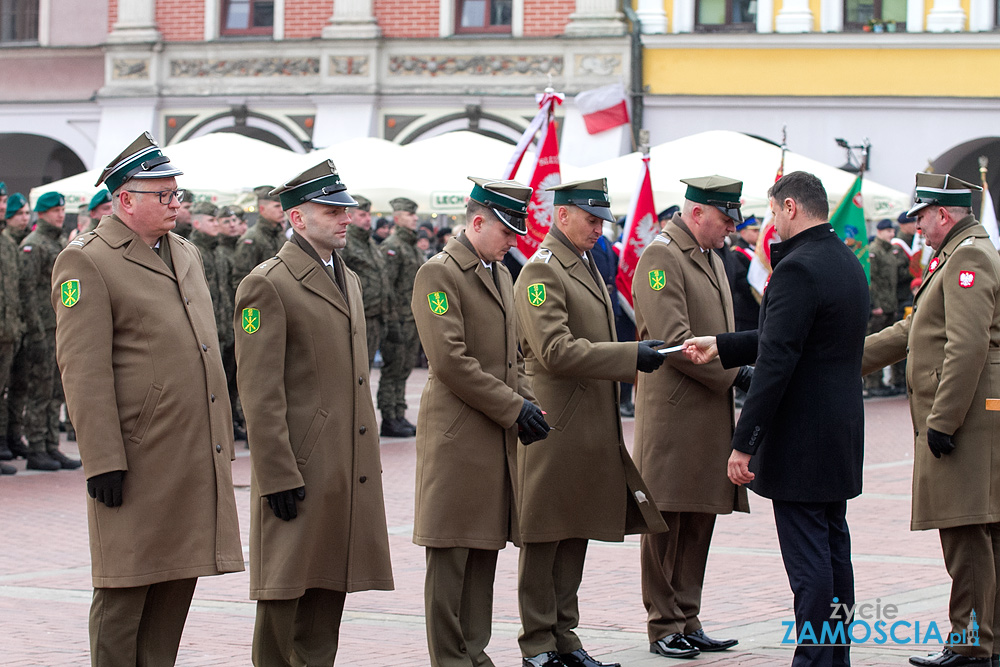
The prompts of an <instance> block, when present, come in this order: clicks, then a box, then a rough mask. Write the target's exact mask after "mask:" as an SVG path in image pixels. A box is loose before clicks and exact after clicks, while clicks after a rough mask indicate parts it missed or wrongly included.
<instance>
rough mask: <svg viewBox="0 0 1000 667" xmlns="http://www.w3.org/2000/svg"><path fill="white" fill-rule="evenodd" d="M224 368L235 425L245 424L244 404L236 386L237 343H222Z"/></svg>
mask: <svg viewBox="0 0 1000 667" xmlns="http://www.w3.org/2000/svg"><path fill="white" fill-rule="evenodd" d="M222 368H223V369H224V370H225V371H226V384H227V385H228V389H229V407H230V408H231V409H232V411H233V425H234V426H236V425H239V426H243V425H244V424H246V421H245V420H244V418H243V405H242V404H241V403H240V394H239V390H238V389H237V388H236V344H235V343H226V344H224V345H222Z"/></svg>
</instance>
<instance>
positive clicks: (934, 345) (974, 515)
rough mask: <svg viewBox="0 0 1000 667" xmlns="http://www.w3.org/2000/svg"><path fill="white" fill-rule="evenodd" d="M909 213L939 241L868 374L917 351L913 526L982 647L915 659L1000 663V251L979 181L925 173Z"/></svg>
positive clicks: (909, 374) (877, 337)
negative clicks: (982, 214) (995, 404)
mask: <svg viewBox="0 0 1000 667" xmlns="http://www.w3.org/2000/svg"><path fill="white" fill-rule="evenodd" d="M916 181H917V184H916V202H915V205H914V206H913V208H911V209H910V211H909V215H910V216H916V218H917V226H918V228H919V229H920V231H921V232H922V233H923V235H924V237H925V238H926V240H927V244H928V245H929V246H930V247H931V248H933V249H934V255H933V256H932V257H931V259H930V262H929V263H928V265H927V269H926V271H925V272H924V277H923V282H922V284H921V285H920V289H919V290H918V291H917V293H916V295H915V296H914V300H913V313H912V315H910V317H908V318H906V319H905V320H902V321H900V322H897V323H896V324H894V325H893V326H891V327H889V328H888V329H885V330H883V331H881V332H879V333H877V334H874V335H872V336H869V337H868V338H866V339H865V355H864V360H863V368H862V373H869V372H871V371H873V370H876V369H878V368H882V367H884V366H886V365H888V364H890V363H893V362H896V361H899V360H900V359H903V358H904V357H905V358H906V384H907V391H908V393H909V396H910V413H911V415H912V417H913V433H914V436H915V440H914V455H913V507H912V516H911V519H910V528H911V529H912V530H928V529H931V528H937V529H938V531H939V533H940V536H941V548H942V551H943V553H944V562H945V566H946V567H947V570H948V574H949V575H950V576H951V579H952V587H951V600H950V602H949V617H950V621H951V626H952V632H957V633H962V632H963V631H965V632H966V634H968V631H969V629H970V627H971V626H972V625H973V624H972V618H971V616H972V614H973V612H975V614H976V619H975V620H976V623H978V625H979V644H978V645H977V646H971V645H948V646H945V647H944V649H943V650H942V651H941V652H940V653H936V654H934V655H931V656H928V657H914V658H910V662H911V663H912V664H914V665H919V666H921V667H928V666H948V667H953V666H957V665H989V664H990V660H991V655H992V656H993V658H992V659H993V664H996V657H995V656H996V655H997V653H998V652H1000V618H998V617H997V616H998V612H997V609H998V607H1000V596H998V592H997V586H998V582H1000V438H998V437H997V433H998V431H1000V412H996V411H992V410H989V407H990V406H989V405H988V401H989V400H990V399H996V398H1000V395H998V393H1000V390H998V388H1000V257H998V256H997V251H996V248H994V247H993V244H992V243H991V242H990V240H989V235H988V234H987V232H986V230H985V229H984V228H983V226H982V225H981V224H979V223H978V222H977V221H976V219H975V218H974V217H973V215H972V191H973V190H979V189H980V188H979V187H977V186H975V185H972V184H970V183H966V182H965V181H962V180H960V179H957V178H955V177H953V176H950V175H948V174H917V177H916Z"/></svg>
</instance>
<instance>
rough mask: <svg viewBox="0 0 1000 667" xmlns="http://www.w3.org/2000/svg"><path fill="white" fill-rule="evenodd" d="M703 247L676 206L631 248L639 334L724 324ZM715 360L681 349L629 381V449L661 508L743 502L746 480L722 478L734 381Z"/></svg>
mask: <svg viewBox="0 0 1000 667" xmlns="http://www.w3.org/2000/svg"><path fill="white" fill-rule="evenodd" d="M713 255H714V253H712V252H711V251H709V252H702V251H701V248H700V247H699V246H698V244H697V242H696V241H695V239H694V237H693V236H692V235H691V233H690V232H689V231H688V230H687V228H686V227H685V226H684V223H683V221H681V219H680V216H679V215H677V216H675V217H674V219H673V220H671V221H670V222H668V223H667V225H666V227H665V228H664V230H663V232H662V233H661V234H659V235H658V236H656V238H655V239H654V240H653V242H652V243H650V244H649V245H648V246H647V247H646V249H645V250H644V251H643V253H642V255H641V256H640V257H639V263H638V264H637V265H636V270H635V276H634V277H633V279H632V294H633V300H634V306H635V325H636V329H637V330H638V332H639V338H640V339H642V340H648V339H655V340H663V341H665V342H666V344H667V345H668V346H674V345H680V344H681V343H683V342H684V341H685V340H686V339H688V338H691V337H692V336H714V335H715V334H719V333H724V332H729V331H733V327H734V320H733V299H732V295H731V294H730V291H729V281H728V280H727V279H726V272H725V268H724V267H723V264H722V259H721V258H720V257H718V256H717V255H714V256H713ZM737 372H738V369H735V368H733V369H725V368H723V367H722V362H721V361H719V360H718V359H715V360H713V361H712V362H710V363H708V364H705V365H703V366H696V365H695V364H693V363H691V362H690V361H688V359H687V357H685V356H684V355H683V354H682V353H680V352H674V353H671V354H669V355H667V361H666V363H665V364H664V365H663V367H662V368H660V370H658V371H656V372H655V373H640V374H639V380H638V383H637V385H636V403H635V446H634V448H633V452H632V454H633V457H634V458H635V462H636V467H637V468H638V469H639V472H640V473H641V474H642V477H643V479H644V480H646V484H648V485H649V490H650V491H652V492H653V497H654V498H655V499H656V506H657V507H658V508H659V509H660V510H661V511H664V512H704V513H708V514H729V513H730V512H732V511H734V510H736V511H741V512H748V511H750V505H749V503H748V501H747V492H746V487H738V486H736V485H735V484H733V483H732V482H730V481H729V477H728V475H727V474H726V464H727V462H728V460H729V455H730V454H731V453H732V451H733V447H732V439H733V428H734V427H735V424H736V420H735V415H734V409H733V390H732V384H733V380H734V379H736V374H737Z"/></svg>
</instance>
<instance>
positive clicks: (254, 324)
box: [243, 308, 260, 334]
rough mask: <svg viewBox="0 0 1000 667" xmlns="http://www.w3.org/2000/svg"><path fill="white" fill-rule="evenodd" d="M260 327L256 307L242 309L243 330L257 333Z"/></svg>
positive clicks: (258, 312) (258, 313)
mask: <svg viewBox="0 0 1000 667" xmlns="http://www.w3.org/2000/svg"><path fill="white" fill-rule="evenodd" d="M259 329H260V311H259V310H257V309H256V308H244V309H243V330H244V331H246V332H247V333H248V334H252V333H257V331H258V330H259Z"/></svg>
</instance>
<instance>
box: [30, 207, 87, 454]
mask: <svg viewBox="0 0 1000 667" xmlns="http://www.w3.org/2000/svg"><path fill="white" fill-rule="evenodd" d="M35 212H36V213H38V226H37V227H36V228H35V231H33V232H31V233H30V234H28V235H27V236H26V237H25V238H24V240H23V241H21V253H20V265H19V268H20V272H21V276H20V286H21V295H22V298H23V300H24V307H25V310H24V311H23V312H24V313H25V318H24V319H25V325H26V326H25V336H24V348H25V353H26V357H25V358H26V361H27V369H28V376H27V377H28V396H27V407H26V410H25V413H24V435H25V437H26V438H27V439H28V448H29V450H30V451H29V452H28V455H27V459H28V468H29V469H30V470H59V469H60V468H62V469H64V470H75V469H76V468H79V467H80V466H81V465H82V464H81V463H80V461H79V460H76V459H71V458H69V457H68V456H66V455H65V454H63V453H62V452H60V451H59V413H60V411H61V409H62V403H63V399H62V379H61V378H60V377H59V367H58V366H57V365H56V313H55V311H54V310H53V309H52V302H51V301H50V298H49V297H50V295H51V292H52V287H51V284H52V266H53V265H54V264H55V262H56V256H57V255H58V254H59V253H60V252H62V244H61V243H60V242H59V239H60V236H61V235H62V224H63V220H65V218H66V199H65V198H64V197H63V196H62V195H61V194H59V193H58V192H46V193H45V194H43V195H42V196H41V197H39V198H38V201H37V202H36V203H35Z"/></svg>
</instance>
